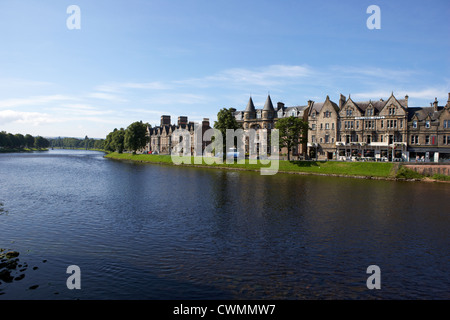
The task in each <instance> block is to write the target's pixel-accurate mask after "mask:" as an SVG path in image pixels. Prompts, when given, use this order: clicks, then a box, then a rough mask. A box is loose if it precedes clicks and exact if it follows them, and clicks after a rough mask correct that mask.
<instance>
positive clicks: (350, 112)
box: [347, 109, 353, 117]
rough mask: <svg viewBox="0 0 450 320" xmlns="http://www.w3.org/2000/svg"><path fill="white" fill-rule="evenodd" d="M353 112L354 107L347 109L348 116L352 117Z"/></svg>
mask: <svg viewBox="0 0 450 320" xmlns="http://www.w3.org/2000/svg"><path fill="white" fill-rule="evenodd" d="M352 113H353V110H352V109H347V117H351V116H352Z"/></svg>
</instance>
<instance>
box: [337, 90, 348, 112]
mask: <svg viewBox="0 0 450 320" xmlns="http://www.w3.org/2000/svg"><path fill="white" fill-rule="evenodd" d="M345 102H347V99H346V98H345V96H344V95H343V94H342V93H341V96H340V97H339V109H341V108H342V107H343V106H344V104H345Z"/></svg>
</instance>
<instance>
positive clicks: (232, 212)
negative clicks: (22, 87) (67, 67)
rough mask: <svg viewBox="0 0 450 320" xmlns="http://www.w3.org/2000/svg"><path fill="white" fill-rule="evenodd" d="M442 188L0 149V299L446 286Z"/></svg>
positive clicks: (345, 294) (354, 294) (383, 292)
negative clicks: (375, 278)
mask: <svg viewBox="0 0 450 320" xmlns="http://www.w3.org/2000/svg"><path fill="white" fill-rule="evenodd" d="M449 196H450V186H449V185H448V184H444V183H426V182H395V181H375V180H364V179H351V178H336V177H323V176H303V175H290V174H276V175H274V176H261V175H260V174H259V173H258V172H241V171H239V172H238V171H231V170H219V169H205V168H187V167H178V166H165V165H157V164H141V163H131V162H123V161H116V160H110V159H105V158H103V154H102V153H101V152H93V151H83V150H50V151H48V152H34V153H15V154H0V230H1V232H0V248H3V249H6V250H14V251H17V252H20V256H19V257H18V259H19V263H20V264H21V267H18V268H17V269H16V270H15V271H14V272H15V275H16V277H18V275H19V274H23V275H24V277H23V278H20V277H19V279H18V280H14V281H12V282H5V281H1V280H0V282H1V283H0V299H149V300H150V299H151V300H154V299H296V300H297V299H449V298H450V294H449V288H450V276H449V270H450V262H449V261H450V260H449V252H450V250H449V249H450V240H449V239H450V238H449V231H450V214H449V209H448V206H449ZM71 265H76V266H78V267H79V268H80V273H79V275H80V278H79V279H80V284H81V289H72V290H70V289H68V287H67V285H66V281H67V279H68V278H69V277H70V276H71V274H70V273H67V272H66V271H67V267H68V266H71ZM370 265H377V266H378V267H379V268H380V273H379V280H380V282H381V288H380V289H373V290H370V289H369V288H368V287H367V285H366V281H367V279H368V277H370V276H371V274H369V273H367V268H368V266H370ZM20 268H22V271H21V272H19V269H20Z"/></svg>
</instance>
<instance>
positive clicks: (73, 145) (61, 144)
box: [50, 136, 105, 150]
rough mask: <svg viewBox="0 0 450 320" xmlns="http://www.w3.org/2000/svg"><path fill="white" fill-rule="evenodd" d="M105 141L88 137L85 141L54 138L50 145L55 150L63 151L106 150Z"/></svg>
mask: <svg viewBox="0 0 450 320" xmlns="http://www.w3.org/2000/svg"><path fill="white" fill-rule="evenodd" d="M104 142H105V140H104V139H93V138H89V137H88V136H86V137H85V138H84V139H80V138H67V137H65V138H61V137H58V138H53V139H50V145H51V146H52V147H53V148H62V149H98V150H103V149H104Z"/></svg>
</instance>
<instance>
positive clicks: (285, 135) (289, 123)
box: [275, 116, 309, 161]
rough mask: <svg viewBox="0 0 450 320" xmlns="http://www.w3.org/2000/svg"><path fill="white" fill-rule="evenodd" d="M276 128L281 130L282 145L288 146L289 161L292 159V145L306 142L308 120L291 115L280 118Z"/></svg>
mask: <svg viewBox="0 0 450 320" xmlns="http://www.w3.org/2000/svg"><path fill="white" fill-rule="evenodd" d="M275 128H276V129H278V130H279V134H280V138H279V139H280V140H279V141H280V147H286V148H287V150H288V153H287V156H288V161H290V153H291V149H292V147H295V146H297V145H299V144H300V143H305V142H306V141H307V139H308V138H307V134H308V129H309V126H308V122H305V121H303V119H301V118H297V117H294V116H290V117H288V118H281V119H279V120H278V121H277V123H276V124H275Z"/></svg>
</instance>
